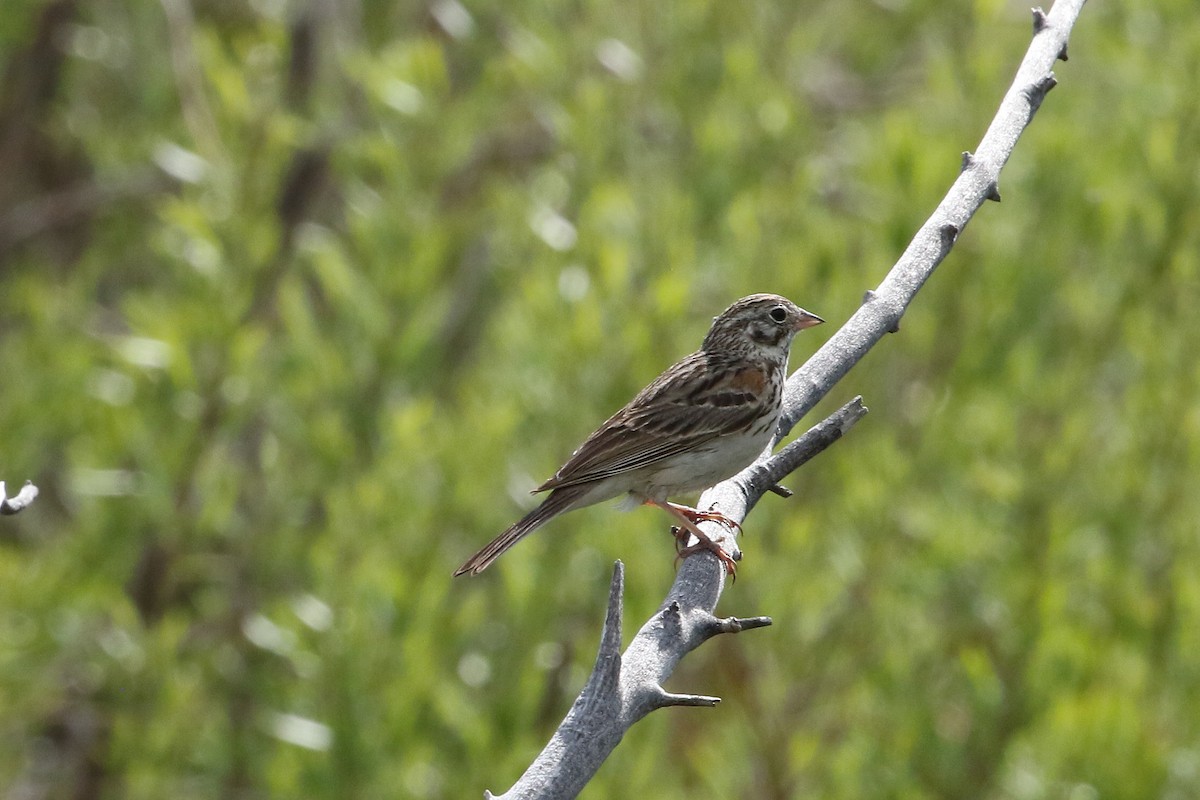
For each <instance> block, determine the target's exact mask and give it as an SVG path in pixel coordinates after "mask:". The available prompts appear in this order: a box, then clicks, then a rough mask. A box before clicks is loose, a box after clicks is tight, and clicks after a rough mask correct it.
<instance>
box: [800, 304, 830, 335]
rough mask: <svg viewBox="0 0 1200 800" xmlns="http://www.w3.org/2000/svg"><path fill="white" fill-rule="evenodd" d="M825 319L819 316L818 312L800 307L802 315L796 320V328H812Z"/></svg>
mask: <svg viewBox="0 0 1200 800" xmlns="http://www.w3.org/2000/svg"><path fill="white" fill-rule="evenodd" d="M824 321H825V320H823V319H821V318H820V317H818V316H817V315H816V314H813V313H810V312H808V311H805V310H804V309H800V316H799V318H798V319H797V320H796V325H795V330H797V331H802V330H804V329H805V328H811V327H813V326H815V325H820V324H821V323H822V322H824Z"/></svg>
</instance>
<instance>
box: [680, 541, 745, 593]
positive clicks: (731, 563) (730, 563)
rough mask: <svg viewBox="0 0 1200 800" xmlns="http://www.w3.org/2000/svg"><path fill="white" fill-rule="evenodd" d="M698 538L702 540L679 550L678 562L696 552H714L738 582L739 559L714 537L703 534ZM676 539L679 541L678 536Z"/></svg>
mask: <svg viewBox="0 0 1200 800" xmlns="http://www.w3.org/2000/svg"><path fill="white" fill-rule="evenodd" d="M692 535H694V534H692ZM697 538H699V539H700V541H699V542H697V543H696V544H694V545H692V546H691V547H685V548H683V549H682V550H678V552H677V554H676V556H675V561H676V563H678V562H679V561H681V560H683V559H685V558H687V557H688V556H690V555H695V554H696V553H703V552H709V553H712V554H713V555H714V556H716V557H717V560H718V561H720V562H721V563H722V564H723V565H725V572H726V573H728V574H729V580H730V581H732V582H734V583H736V582H737V559H735V558H734V557H733V556H731V555H729V553H727V552H726V551H725V548H723V547H721V545H719V544H717V543H716V542H714V541H713V540H712V539H709V538H708V537H707V536H702V537H697ZM685 539H686V537H685ZM676 541H677V542H678V541H679V537H676ZM738 556H741V553H738Z"/></svg>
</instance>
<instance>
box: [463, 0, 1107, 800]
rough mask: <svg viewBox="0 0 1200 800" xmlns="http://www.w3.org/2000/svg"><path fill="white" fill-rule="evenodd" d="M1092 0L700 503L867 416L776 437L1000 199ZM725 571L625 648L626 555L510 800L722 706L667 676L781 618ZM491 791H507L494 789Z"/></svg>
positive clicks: (839, 416) (675, 594)
mask: <svg viewBox="0 0 1200 800" xmlns="http://www.w3.org/2000/svg"><path fill="white" fill-rule="evenodd" d="M1083 3H1084V0H1058V2H1057V3H1055V5H1054V8H1053V10H1052V11H1051V12H1050V14H1049V15H1047V14H1045V13H1043V12H1042V11H1041V10H1040V9H1034V12H1033V19H1034V35H1033V42H1032V43H1031V45H1030V47H1029V50H1028V51H1027V52H1026V54H1025V58H1024V60H1023V61H1022V62H1021V66H1020V68H1019V69H1018V71H1017V76H1016V79H1015V80H1014V81H1013V84H1012V86H1011V87H1010V88H1009V90H1008V92H1007V94H1006V95H1005V97H1004V100H1003V102H1002V103H1001V105H1000V109H999V111H998V112H997V114H996V117H995V118H994V119H993V120H992V124H991V126H990V127H989V128H988V130H987V133H986V134H985V135H984V137H983V140H982V141H981V142H980V144H979V147H978V148H977V149H976V151H975V153H973V154H972V153H965V154H963V160H962V172H961V173H960V174H959V176H958V179H957V180H956V181H955V182H954V185H953V186H952V187H951V188H950V191H949V192H948V193H947V194H946V197H945V198H944V199H943V200H942V202H941V204H940V205H939V206H938V207H937V209H936V210H935V211H934V212H933V215H932V216H930V218H929V219H928V220H927V221H926V222H925V224H924V225H923V226H921V229H920V230H919V231H918V232H917V234H916V236H915V237H914V238H913V240H912V242H911V243H910V244H909V246H908V249H907V250H905V251H904V254H903V255H902V256H901V257H900V260H899V261H898V262H897V263H896V265H895V266H894V267H892V269H891V271H890V272H889V273H888V274H887V276H886V277H885V278H884V280H883V282H882V283H880V284H879V286H878V287H876V288H875V290H874V291H868V292H867V293H866V295H865V297H864V299H863V304H862V306H861V307H860V308H859V309H858V311H857V312H855V313H854V315H853V316H851V318H850V319H849V320H848V321H847V322H846V323H845V324H844V325H843V326H842V327H841V329H840V330H838V331H837V333H835V334H834V335H833V336H832V337H831V338H830V339H829V341H827V342H826V343H825V345H824V346H823V347H822V348H821V349H820V350H819V351H818V352H817V353H816V354H815V355H814V356H813V357H812V358H810V359H809V360H808V362H807V363H805V364H804V366H802V367H801V368H800V369H798V370H796V372H795V373H793V374H792V376H791V377H790V378H789V379H788V382H787V387H786V390H785V394H784V413H783V418H782V419H781V420H780V423H779V430H778V432H777V433H776V437H775V442H773V443H772V447H771V448H769V449H768V450H767V451H766V452H765V453H764V454H763V455H762V457H761V458H759V460H758V461H756V462H755V463H754V464H752V465H751V466H749V467H747V468H746V469H745V470H743V471H742V472H741V473H740V474H738V475H736V476H734V477H733V478H731V479H729V480H727V481H725V482H724V483H721V484H718V485H717V486H714V487H713V488H712V489H709V490H708V491H707V492H705V493H704V494H703V495H702V496H701V498H700V507H701V508H709V507H716V508H719V509H720V510H721V513H723V514H725V515H726V516H728V517H730V518H732V519H734V520H738V521H741V520H744V519H745V518H746V515H747V514H748V513H749V512H750V510H751V509H752V508H753V507H754V505H755V503H757V502H758V500H759V499H760V498H761V497H762V496H763V495H764V494H765V493H766V492H768V491H775V492H776V493H779V494H783V495H784V496H787V495H788V494H790V492H787V490H784V489H782V488H781V487H779V486H778V485H777V484H778V481H779V480H781V479H782V478H784V477H785V476H786V475H788V474H790V473H791V472H792V471H793V470H795V469H796V468H797V467H799V466H800V465H801V464H803V463H804V462H806V461H807V460H809V459H810V458H812V457H813V456H814V455H816V454H817V453H819V452H821V451H822V450H824V449H825V448H826V447H828V446H829V445H830V444H832V443H833V442H835V441H837V440H838V439H839V438H840V437H841V436H842V434H844V433H845V432H846V431H847V430H849V428H850V427H851V426H852V425H853V424H854V423H855V422H857V421H858V420H859V419H861V418H862V417H863V415H865V414H866V412H867V409H866V407H865V406H863V404H862V401H861V398H855V399H854V400H852V401H850V402H849V403H847V404H846V405H844V406H842V407H841V408H840V409H838V411H836V412H834V413H833V414H832V415H830V417H829V418H827V419H826V420H824V421H823V422H821V423H820V424H818V425H817V426H815V427H814V428H812V429H811V430H809V431H808V432H807V433H805V434H804V435H803V436H801V437H800V438H799V439H797V440H795V441H793V442H791V443H790V444H788V445H787V446H785V447H784V448H783V449H781V450H779V451H778V452H775V445H776V444H778V442H779V441H780V440H782V439H783V437H785V436H786V435H787V434H788V433H789V432H790V431H791V429H792V428H793V427H794V426H795V424H796V423H797V422H799V420H800V419H801V418H802V417H803V416H804V415H805V414H807V413H808V412H809V411H811V410H812V408H813V407H814V406H815V405H816V404H817V403H818V402H819V401H820V400H821V399H822V398H823V397H825V395H826V394H828V393H829V391H830V390H831V389H832V388H833V386H834V384H836V383H837V382H838V381H839V380H840V379H841V378H842V376H844V375H845V374H846V373H847V372H849V371H850V369H851V367H853V366H854V365H855V364H857V363H858V362H859V360H861V359H862V357H863V356H864V355H866V353H867V351H869V350H870V349H871V348H872V347H873V346H874V345H875V343H876V342H878V341H879V340H880V339H882V338H883V336H884V334H886V333H894V332H896V331H898V330H899V328H900V320H901V318H902V317H903V316H904V312H905V311H906V310H907V308H908V306H909V304H910V303H911V302H912V300H913V298H914V297H916V294H917V292H918V291H919V290H920V288H921V286H922V285H924V283H925V281H927V280H928V279H929V277H930V276H931V275H932V274H933V271H934V270H935V269H936V268H937V266H938V265H939V264H940V263H941V262H942V260H943V259H944V258H945V257H946V254H947V253H949V252H950V248H951V247H953V246H954V242H955V240H956V239H957V238H958V235H959V234H960V233H961V232H962V231H963V229H964V228H965V227H966V225H967V223H968V222H969V221H970V219H971V218H972V217H973V216H974V215H975V212H976V211H978V210H979V208H981V207H982V206H983V204H984V203H985V202H986V201H988V200H996V201H999V199H1000V191H999V177H1000V170H1001V169H1002V168H1003V167H1004V165H1005V163H1006V162H1007V161H1008V158H1009V156H1010V155H1011V154H1012V152H1013V148H1014V147H1015V146H1016V143H1017V140H1018V138H1020V135H1021V133H1022V132H1023V131H1024V130H1025V128H1026V127H1028V125H1029V123H1030V122H1031V121H1032V119H1033V115H1034V114H1035V113H1036V112H1037V110H1038V107H1039V106H1041V103H1042V100H1043V99H1044V98H1045V96H1046V93H1047V92H1048V91H1049V90H1050V89H1051V88H1053V87H1054V84H1055V78H1054V73H1053V72H1052V71H1051V68H1052V67H1053V65H1054V62H1055V61H1056V60H1057V59H1062V60H1064V61H1065V60H1066V57H1067V39H1068V37H1069V35H1070V32H1071V28H1072V27H1073V26H1074V24H1075V20H1076V19H1077V18H1078V16H1079V13H1080V11H1081V10H1082V8H1083ZM704 525H705V528H704V530H705V532H706V533H708V534H709V535H710V536H711V537H712V538H713V539H714V540H718V541H720V542H721V544H722V546H723V547H724V548H725V549H726V551H727V552H729V553H730V554H731V555H733V556H734V558H737V557H738V556H739V555H740V551H738V550H737V542H736V535H735V533H734V532H733V531H727V530H725V529H724V528H723V527H722V526H720V525H718V524H716V523H704ZM725 577H726V576H725V569H724V567H723V566H722V565H721V563H720V562H719V561H718V560H717V558H716V557H715V556H714V555H713V554H712V553H709V552H700V553H698V554H697V555H696V557H690V558H686V559H684V561H683V564H682V565H681V566H680V568H679V572H678V574H677V575H676V577H675V583H674V585H672V587H671V590H670V593H669V594H668V595H667V599H666V601H665V602H664V603H663V604H662V606H661V607H660V608H659V610H658V611H657V612H656V613H655V615H654V616H653V617H651V618H650V620H649V621H647V622H646V624H644V625H643V626H642V629H641V630H640V631H638V633H637V635H636V636H634V638H633V641H631V642H630V643H629V647H628V648H627V649H626V650H625V653H624V655H622V654H621V652H620V645H621V600H622V591H623V587H624V566H623V565H622V564H621V563H620V562H617V564H616V568H615V569H614V571H613V580H612V586H611V589H610V591H609V601H608V614H607V617H606V619H605V624H604V634H603V636H602V638H601V643H600V652H599V654H598V656H597V657H596V666H595V668H594V669H593V671H592V675H591V677H590V678H589V679H588V682H587V684H586V685H585V686H584V688H583V691H582V692H581V693H580V695H579V697H578V699H576V701H575V704H574V705H573V706H572V707H571V710H570V712H569V713H568V714H567V717H566V719H565V720H563V722H562V724H561V725H560V726H559V728H558V730H557V731H556V732H555V733H554V736H553V737H552V738H551V739H550V743H549V744H547V745H546V748H545V749H544V750H543V751H542V752H541V753H540V754H539V755H538V757H537V758H536V759H535V760H534V762H533V764H532V765H531V766H530V767H529V769H528V770H526V772H525V774H524V775H522V776H521V778H520V780H518V781H517V782H516V784H514V785H513V787H512V788H511V789H509V791H508V792H506V793H505V794H503V795H500V797H502V798H520V799H521V800H532V798H538V800H551V799H554V800H565V798H573V797H575V796H576V795H578V794H579V792H580V791H581V790H582V789H583V787H584V786H585V785H586V784H587V782H588V781H589V780H590V779H591V777H592V776H593V775H594V774H595V773H596V770H598V769H599V768H600V765H601V764H602V763H603V762H604V760H605V759H606V758H607V757H608V754H609V753H611V752H612V750H613V748H615V747H616V746H617V743H618V742H620V741H621V738H622V737H623V736H624V735H625V732H626V731H627V730H628V729H629V728H630V727H631V726H632V725H633V724H634V723H635V722H637V721H638V720H640V719H641V718H642V717H644V716H646V714H648V713H650V712H651V711H653V710H655V709H657V708H663V707H665V706H680V705H682V706H713V705H716V704H717V703H718V702H719V699H718V698H715V697H706V696H703V695H691V694H673V693H670V692H667V691H666V690H665V689H663V683H664V682H665V681H666V679H667V678H669V677H670V676H671V674H672V672H674V670H675V665H676V664H678V663H679V661H680V659H682V658H683V657H684V656H685V655H687V654H688V653H689V652H691V651H692V650H694V649H695V648H697V647H699V646H700V645H701V644H702V643H703V642H705V641H707V640H708V639H710V638H712V637H713V636H715V635H717V634H719V633H733V632H737V631H742V630H748V629H751V628H758V627H763V626H765V625H770V624H771V620H770V618H769V617H754V618H751V619H736V618H729V619H719V618H717V617H716V616H714V615H713V609H715V608H716V605H717V600H718V599H719V598H720V596H721V592H722V590H723V589H724V585H725ZM485 796H486V797H488V798H492V797H495V796H494V795H492V794H491V793H490V792H487V793H485Z"/></svg>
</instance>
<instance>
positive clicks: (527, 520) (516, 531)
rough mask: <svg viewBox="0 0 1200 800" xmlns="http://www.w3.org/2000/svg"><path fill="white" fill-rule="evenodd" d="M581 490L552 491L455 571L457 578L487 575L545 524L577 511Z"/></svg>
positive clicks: (561, 489)
mask: <svg viewBox="0 0 1200 800" xmlns="http://www.w3.org/2000/svg"><path fill="white" fill-rule="evenodd" d="M580 488H581V487H578V486H564V487H562V488H559V489H555V490H554V491H552V492H551V493H550V495H549V496H548V497H547V498H546V499H545V500H543V501H542V504H541V505H539V506H538V507H537V508H535V509H533V510H532V511H530V512H529V513H528V514H526V515H525V516H523V517H521V519H519V520H517V521H516V522H514V523H513V524H512V525H511V526H510V527H509V528H508V530H506V531H504V533H502V534H500V535H499V536H497V537H496V538H495V539H492V540H491V541H490V542H488V543H487V544H486V545H484V546H483V549H481V550H480V551H479V552H478V553H476V554H475V555H473V556H471V557H470V558H468V559H467V560H466V562H465V563H464V564H463V565H462V566H461V567H459V568H458V569H456V570H454V577H456V578H457V577H458V576H459V575H467V574H470V575H478V574H479V573H481V572H483V571H484V570H485V569H487V568H488V566H489V565H491V563H492V562H493V561H495V560H496V559H497V558H499V557H500V556H502V555H503V554H504V552H505V551H506V550H508V548H510V547H512V546H513V545H514V544H516V543H517V542H519V541H520V540H521V539H523V538H525V536H527V535H529V534H531V533H533V532H534V531H535V530H537V529H538V528H540V527H542V526H543V525H545V524H546V523H547V522H549V521H550V519H552V518H553V517H556V516H558V515H559V514H561V513H563V512H564V511H569V510H570V509H571V508H573V507H574V502H575V501H576V500H577V499H579V497H580V496H581V495H582V494H583V493H584V492H582V491H580Z"/></svg>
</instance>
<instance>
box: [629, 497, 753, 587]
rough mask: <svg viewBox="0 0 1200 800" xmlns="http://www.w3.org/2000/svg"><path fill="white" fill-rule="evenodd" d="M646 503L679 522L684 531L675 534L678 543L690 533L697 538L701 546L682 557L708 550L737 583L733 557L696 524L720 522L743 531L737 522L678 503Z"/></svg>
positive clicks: (722, 515)
mask: <svg viewBox="0 0 1200 800" xmlns="http://www.w3.org/2000/svg"><path fill="white" fill-rule="evenodd" d="M645 502H646V504H647V505H653V506H658V507H659V508H661V509H664V510H665V511H666V512H667V513H669V514H671V515H672V516H674V517H675V518H676V519H678V520H679V522H680V523H681V524H682V526H683V530H679V531H678V533H676V534H675V539H676V541H677V542H678V541H687V535H688V534H689V533H690V534H691V535H692V536H695V537H696V540H697V541H698V542H699V544H697V545H695V546H693V547H687V548H684V549H683V550H681V551H680V552H679V555H680V557H682V558H687V557H688V556H690V555H691V554H692V553H698V552H700V551H701V550H707V551H708V552H710V553H712V554H713V555H715V556H716V557H717V559H718V560H719V561H720V562H721V563H722V564H723V565H724V566H725V571H726V572H727V573H728V574H729V577H730V579H731V580H735V581H736V580H737V563H736V562H735V561H734V560H733V557H732V556H730V555H729V553H726V552H725V550H724V549H723V548H722V547H721V545H719V544H717V543H716V542H714V541H713V540H712V539H710V538H709V537H708V534H706V533H705V532H704V531H702V530H700V527H699V526H698V525H697V524H696V522H698V521H699V522H703V521H713V522H720V523H722V524H724V525H726V526H727V527H730V528H733V527H736V528H738V529H739V530H740V529H741V525H738V524H737V522H735V521H734V520H732V519H730V518H729V517H727V516H725V515H724V514H719V513H717V512H715V511H697V510H696V509H694V508H691V507H689V506H681V505H678V504H676V503H668V502H665V501H657V500H646V501H645Z"/></svg>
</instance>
